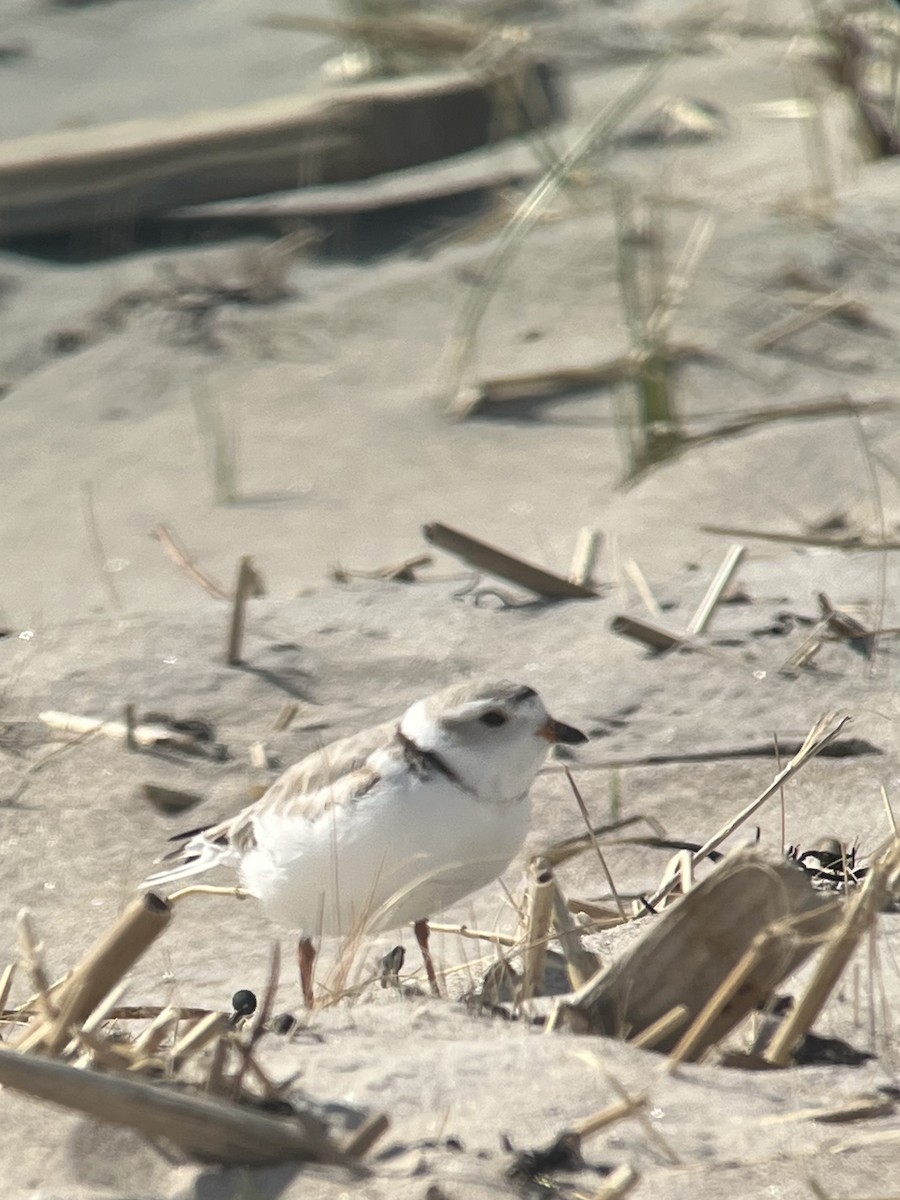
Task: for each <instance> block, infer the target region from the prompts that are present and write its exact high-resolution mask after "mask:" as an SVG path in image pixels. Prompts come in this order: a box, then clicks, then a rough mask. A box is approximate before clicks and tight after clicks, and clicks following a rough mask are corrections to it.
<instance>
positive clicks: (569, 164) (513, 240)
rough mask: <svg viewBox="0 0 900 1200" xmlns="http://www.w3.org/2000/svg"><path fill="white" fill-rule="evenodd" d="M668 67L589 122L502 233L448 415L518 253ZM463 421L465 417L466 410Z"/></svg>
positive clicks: (455, 350) (447, 369) (452, 359)
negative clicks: (560, 194) (544, 215)
mask: <svg viewBox="0 0 900 1200" xmlns="http://www.w3.org/2000/svg"><path fill="white" fill-rule="evenodd" d="M666 61H667V60H666V59H664V58H660V59H658V60H657V61H655V62H652V63H650V65H649V66H647V67H646V68H645V69H644V70H643V71H642V72H641V73H640V75H638V77H637V79H636V80H635V81H634V83H633V84H632V85H631V87H629V88H626V89H625V91H624V92H623V93H622V94H621V95H620V96H619V97H618V98H617V99H616V100H614V101H613V102H612V103H611V104H609V105H607V106H606V108H604V109H603V111H602V112H601V113H600V114H599V115H598V116H597V117H595V118H594V120H593V121H591V122H589V124H588V125H587V127H586V128H585V129H584V130H583V131H582V133H581V134H580V135H579V136H578V137H577V138H576V140H575V142H574V143H573V145H572V146H571V148H570V149H569V150H568V151H567V152H566V153H565V154H564V155H563V156H562V157H561V158H560V159H558V160H557V162H556V163H555V164H554V165H553V166H552V167H551V169H550V170H549V171H548V172H547V173H546V174H545V175H544V176H543V177H542V178H541V179H540V180H538V182H537V183H536V184H535V186H534V187H533V188H532V190H531V191H530V192H529V193H528V195H527V196H526V197H525V199H524V200H523V201H522V203H521V204H520V205H519V207H518V208H517V209H516V212H515V214H514V215H513V217H512V219H511V220H510V221H509V223H508V224H507V226H506V228H505V229H504V230H503V233H502V234H501V235H500V237H499V239H498V241H497V245H496V246H495V247H494V249H493V251H492V252H491V254H490V256H489V257H488V260H487V262H486V263H485V265H484V267H483V269H482V272H481V278H480V282H479V284H478V286H477V287H475V288H473V289H472V290H471V291H470V292H469V295H468V297H467V299H466V302H465V304H464V305H463V307H462V310H461V312H460V315H459V318H458V320H457V323H456V328H455V330H454V332H453V334H452V335H451V339H450V342H449V344H448V347H447V351H446V354H445V356H444V358H445V362H444V366H443V369H442V372H441V373H442V376H443V386H442V387H441V394H442V396H443V398H444V407H445V411H446V412H447V413H448V415H451V416H456V415H459V413H458V411H457V407H456V401H457V397H459V395H460V389H461V386H462V381H463V379H464V377H465V375H466V374H467V373H468V370H469V367H470V364H471V361H472V358H473V356H474V352H475V339H476V336H477V332H478V326H479V325H480V324H481V320H482V318H483V316H484V314H485V312H486V310H487V307H488V305H489V304H490V301H491V299H492V297H493V294H494V292H495V291H496V289H497V286H498V283H499V281H500V279H501V278H502V275H503V272H504V271H505V270H506V269H507V267H508V266H509V263H510V261H511V260H512V257H513V255H514V253H515V251H516V250H517V249H518V247H519V245H520V244H521V242H522V241H523V239H524V237H525V235H526V234H527V233H528V231H529V230H530V229H531V228H532V226H534V225H535V224H536V223H537V221H538V220H539V219H540V216H541V213H542V212H543V210H544V208H545V207H546V205H547V204H548V203H549V201H550V200H551V199H552V198H553V197H554V196H555V195H556V194H557V192H558V191H559V190H560V188H561V187H563V186H564V184H565V182H566V180H567V178H568V176H569V175H570V174H571V172H572V171H573V170H574V168H575V167H576V166H577V165H578V164H579V163H580V162H581V160H582V159H583V158H584V157H585V156H586V155H587V154H589V153H591V152H594V153H597V152H599V151H600V150H601V149H602V150H604V151H605V150H606V149H607V148H608V147H609V145H610V143H611V141H612V139H613V136H614V134H615V131H616V130H617V129H618V127H619V125H620V124H621V122H622V121H623V120H624V119H625V117H627V116H628V115H629V113H631V112H632V111H633V110H634V108H635V107H636V106H637V105H638V104H639V103H640V102H641V100H643V99H644V97H645V96H646V95H647V94H648V93H649V92H650V90H651V88H652V87H653V86H654V84H655V83H656V81H657V79H658V78H659V76H660V74H661V72H662V70H663V67H664V66H665V64H666ZM464 408H465V404H464ZM462 415H465V411H464V410H463V412H462Z"/></svg>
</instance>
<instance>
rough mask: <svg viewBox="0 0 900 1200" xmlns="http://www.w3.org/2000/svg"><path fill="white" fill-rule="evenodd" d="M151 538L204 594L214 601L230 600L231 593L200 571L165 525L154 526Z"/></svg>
mask: <svg viewBox="0 0 900 1200" xmlns="http://www.w3.org/2000/svg"><path fill="white" fill-rule="evenodd" d="M153 536H154V537H155V538H157V539H158V541H159V543H160V545H161V546H162V548H163V550H165V552H166V554H168V556H169V558H171V560H172V562H174V564H175V566H176V567H178V568H179V570H181V571H183V572H184V573H185V575H187V577H188V578H189V579H192V580H193V581H194V583H196V584H199V586H200V587H202V588H203V590H204V591H205V592H207V593H208V594H209V595H210V596H212V597H214V599H216V600H230V599H231V598H232V597H231V593H230V592H227V591H226V590H225V588H223V587H221V586H220V585H219V584H218V583H216V582H215V580H213V579H210V577H209V576H208V575H207V574H206V573H205V572H204V571H201V570H200V568H199V567H198V566H197V564H196V563H195V562H194V560H193V559H192V558H191V557H190V555H189V554H188V552H187V551H186V550H185V548H184V547H183V546H182V545H181V544H180V543H179V542H178V541H177V540H176V538H175V535H174V534H173V532H172V530H171V529H169V527H168V526H167V525H156V526H155V527H154V529H153Z"/></svg>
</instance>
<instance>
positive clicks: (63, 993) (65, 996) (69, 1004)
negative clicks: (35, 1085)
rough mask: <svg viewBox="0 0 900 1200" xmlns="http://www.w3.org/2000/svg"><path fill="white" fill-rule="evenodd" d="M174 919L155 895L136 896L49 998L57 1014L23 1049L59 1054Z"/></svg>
mask: <svg viewBox="0 0 900 1200" xmlns="http://www.w3.org/2000/svg"><path fill="white" fill-rule="evenodd" d="M171 919H172V909H171V908H170V906H169V905H168V903H167V902H166V901H165V900H162V899H160V897H159V896H157V895H155V894H154V893H153V892H147V893H146V894H144V895H142V896H137V897H135V899H134V900H132V902H131V903H130V904H129V905H128V907H127V908H126V909H125V911H124V913H123V914H122V916H121V917H120V919H119V921H118V922H117V924H116V925H115V926H114V927H113V928H112V929H111V930H109V931H108V932H107V933H105V934H104V935H103V936H102V937H101V938H100V939H99V940H98V941H97V942H96V943H95V944H94V946H93V947H92V948H91V949H90V950H89V951H88V953H87V955H86V956H85V958H83V959H82V961H81V962H80V963H79V965H78V966H77V967H76V968H75V970H74V971H73V972H72V973H71V975H69V977H68V978H67V979H66V980H65V981H64V982H63V983H61V984H60V985H59V987H58V988H56V989H55V990H54V991H53V993H52V996H51V997H50V999H51V1000H52V1005H53V1008H54V1009H55V1010H56V1015H55V1016H54V1017H52V1018H51V1019H45V1020H44V1021H43V1022H41V1023H39V1024H38V1025H37V1027H36V1028H34V1029H32V1030H29V1031H28V1032H27V1034H26V1036H25V1037H24V1039H22V1040H21V1041H20V1043H19V1045H20V1048H21V1049H23V1050H24V1049H33V1048H35V1047H37V1046H42V1047H43V1048H44V1049H46V1051H47V1052H48V1053H49V1054H58V1053H59V1051H60V1050H61V1049H62V1047H63V1046H64V1045H65V1044H66V1042H67V1041H68V1040H69V1037H70V1036H71V1030H72V1027H73V1026H76V1027H77V1026H79V1025H81V1024H82V1023H83V1022H84V1021H85V1020H86V1019H87V1018H88V1017H89V1016H90V1015H91V1013H92V1012H93V1011H94V1009H95V1008H96V1007H97V1005H98V1004H99V1003H100V1002H101V1001H102V1000H103V999H104V998H105V997H106V996H107V995H108V994H109V992H110V991H112V989H113V988H114V987H115V985H116V984H117V983H118V982H119V980H120V979H121V978H122V976H123V975H124V974H125V973H126V971H129V970H130V969H131V967H133V966H134V964H135V963H136V962H137V961H138V959H139V958H140V957H141V956H142V955H143V954H144V953H145V951H146V950H148V949H149V948H150V946H151V945H152V944H153V943H154V942H155V941H156V939H157V938H158V937H159V935H160V934H161V933H162V932H163V930H164V929H165V928H166V926H167V925H168V924H169V921H170V920H171Z"/></svg>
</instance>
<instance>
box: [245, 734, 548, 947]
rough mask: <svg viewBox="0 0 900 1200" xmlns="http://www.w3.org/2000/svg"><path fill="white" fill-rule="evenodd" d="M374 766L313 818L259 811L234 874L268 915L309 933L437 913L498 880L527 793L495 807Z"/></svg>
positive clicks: (447, 784) (523, 822)
mask: <svg viewBox="0 0 900 1200" xmlns="http://www.w3.org/2000/svg"><path fill="white" fill-rule="evenodd" d="M374 762H375V760H373V765H374ZM378 767H379V771H380V772H381V773H382V778H381V780H380V781H379V782H378V783H377V784H375V786H374V787H372V788H371V790H370V791H368V792H367V793H366V794H365V795H363V796H360V797H359V798H358V799H355V800H351V801H349V802H348V803H346V804H341V805H333V806H330V807H326V810H325V812H324V813H323V814H322V815H320V816H318V817H317V818H316V819H314V820H310V819H307V818H305V817H303V816H301V815H298V813H297V811H296V810H295V811H294V813H288V812H285V811H284V810H281V811H273V812H272V813H260V815H259V817H258V818H257V819H256V822H255V831H256V840H257V846H256V848H255V849H252V850H250V851H248V853H247V854H246V855H245V856H244V859H243V862H242V864H241V877H242V881H243V883H244V886H245V887H247V888H248V889H249V890H250V891H252V892H253V893H254V894H255V895H257V896H258V897H259V899H260V900H261V902H262V904H263V906H264V908H265V909H266V911H267V912H268V914H269V916H270V917H272V918H273V919H274V920H277V921H279V922H281V923H283V924H286V925H289V926H291V927H294V928H298V929H301V930H302V931H303V932H304V933H305V934H306V935H307V936H310V937H314V936H316V935H317V934H318V933H320V932H321V933H324V934H326V935H338V934H347V933H349V932H351V931H353V930H354V929H355V928H357V927H359V926H364V927H365V928H366V929H368V930H370V931H377V930H380V929H392V928H396V927H397V926H398V925H401V924H404V923H406V922H408V921H413V920H418V919H420V918H422V917H429V916H437V915H439V914H440V912H441V911H442V910H443V909H444V908H447V907H449V906H450V905H452V904H455V903H456V902H457V901H459V900H461V899H462V898H463V897H465V896H467V895H469V894H470V893H471V892H474V891H476V890H477V889H478V888H480V887H484V886H485V885H486V884H488V883H491V882H492V881H493V880H494V879H496V878H497V877H498V875H500V874H501V873H502V872H503V871H504V870H505V868H506V867H507V866H508V865H509V862H510V860H511V859H512V858H513V857H514V855H515V854H516V852H517V851H518V850H519V848H520V847H521V845H522V842H523V841H524V838H525V834H526V832H527V830H528V823H529V817H530V809H531V805H530V801H529V800H528V799H527V797H523V798H522V799H521V800H518V801H516V802H513V803H508V804H503V805H498V804H493V803H491V802H489V801H486V800H481V799H477V798H476V797H474V796H472V795H471V794H469V793H468V792H466V791H464V790H463V789H461V788H460V787H458V786H457V785H456V784H454V783H453V782H452V781H451V780H449V779H447V778H445V777H444V776H443V775H440V774H438V773H436V772H435V773H429V774H428V776H427V777H426V778H425V779H422V778H419V777H417V776H416V774H415V773H414V772H413V771H411V770H410V769H409V768H408V767H407V766H406V764H403V763H400V762H398V761H397V760H396V759H393V760H389V759H388V758H387V757H385V759H384V760H382V761H381V762H379V763H378ZM320 811H321V809H320Z"/></svg>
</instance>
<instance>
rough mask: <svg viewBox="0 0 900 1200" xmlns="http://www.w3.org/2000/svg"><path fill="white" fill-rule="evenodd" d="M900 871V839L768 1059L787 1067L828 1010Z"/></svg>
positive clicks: (850, 906) (830, 946)
mask: <svg viewBox="0 0 900 1200" xmlns="http://www.w3.org/2000/svg"><path fill="white" fill-rule="evenodd" d="M898 869H900V839H896V838H895V839H893V841H892V843H891V845H890V847H889V848H888V850H887V851H886V852H885V853H884V854H882V855H881V857H880V858H879V859H878V861H877V862H876V863H875V864H873V866H872V868H871V869H870V871H869V874H868V875H867V876H866V879H865V882H864V883H863V885H862V887H861V888H860V889H859V891H858V892H857V894H856V895H855V896H854V897H853V898H852V899H851V900H850V901H849V902H848V903H847V909H846V912H845V914H844V917H843V920H841V921H840V923H839V924H838V926H837V928H836V929H835V930H834V932H833V933H832V935H831V937H830V938H829V940H828V942H827V943H826V946H825V949H824V950H823V951H822V954H821V956H820V958H819V961H818V963H817V964H816V968H815V971H814V972H813V975H812V978H811V979H810V981H809V983H808V984H807V987H806V991H805V992H804V993H803V995H802V996H801V997H800V999H799V1001H798V1002H797V1003H796V1004H795V1005H794V1008H793V1009H792V1011H791V1012H790V1013H789V1014H788V1016H787V1017H786V1018H785V1019H784V1021H783V1022H782V1023H781V1025H780V1026H779V1028H778V1032H777V1033H776V1034H775V1036H774V1038H773V1039H772V1041H771V1043H770V1045H769V1047H768V1049H767V1050H766V1053H765V1057H766V1059H767V1061H768V1062H771V1063H773V1064H775V1065H776V1066H779V1067H784V1066H787V1064H788V1063H789V1062H790V1058H791V1052H792V1051H793V1049H794V1047H795V1046H796V1044H797V1042H798V1041H799V1040H800V1038H801V1037H803V1035H804V1034H805V1033H806V1032H807V1031H808V1030H809V1029H810V1027H811V1026H812V1023H813V1021H815V1019H816V1017H817V1016H818V1015H819V1013H820V1012H821V1010H822V1009H823V1008H824V1006H825V1003H826V1001H827V1000H828V997H829V996H830V995H831V993H832V991H833V990H834V987H835V985H836V984H837V982H838V980H839V979H840V977H841V975H842V974H843V972H844V970H845V968H846V966H847V963H848V962H849V961H850V958H851V957H852V955H853V952H854V951H855V950H856V948H857V946H858V945H859V943H860V941H861V940H862V938H863V936H864V935H865V933H866V931H867V930H868V929H870V928H871V927H872V926H873V925H874V922H875V919H876V916H877V914H878V913H879V912H880V911H881V909H882V908H883V907H884V905H885V903H886V902H887V900H888V899H889V898H890V896H891V892H892V887H893V878H892V877H893V876H894V875H895V873H896V872H897V870H898Z"/></svg>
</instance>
